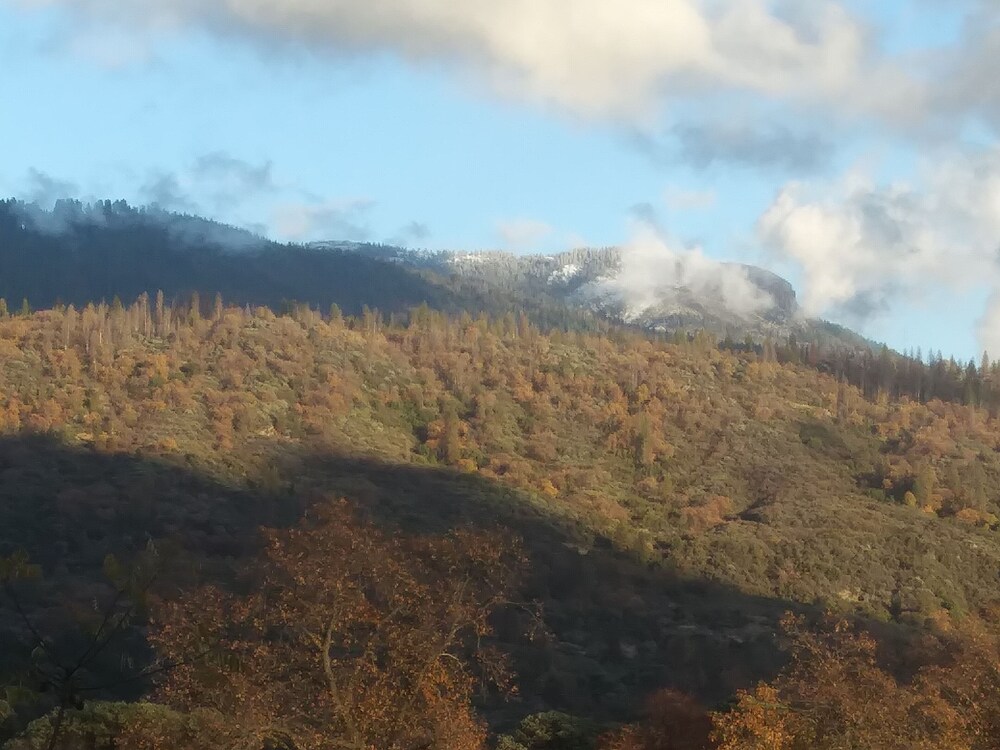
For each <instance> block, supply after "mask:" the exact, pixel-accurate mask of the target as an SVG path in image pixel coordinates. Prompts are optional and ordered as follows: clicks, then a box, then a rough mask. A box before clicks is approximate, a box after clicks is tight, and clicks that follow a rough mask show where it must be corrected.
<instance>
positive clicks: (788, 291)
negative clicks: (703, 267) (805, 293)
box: [727, 264, 798, 315]
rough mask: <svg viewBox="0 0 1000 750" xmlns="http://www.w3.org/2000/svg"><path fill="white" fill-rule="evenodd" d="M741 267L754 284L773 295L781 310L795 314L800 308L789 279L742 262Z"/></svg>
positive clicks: (776, 304)
mask: <svg viewBox="0 0 1000 750" xmlns="http://www.w3.org/2000/svg"><path fill="white" fill-rule="evenodd" d="M727 265H729V264H727ZM739 267H740V268H742V269H743V270H744V271H745V272H746V275H747V278H748V279H749V280H750V282H751V283H752V284H754V286H756V287H757V288H759V289H761V290H762V291H765V292H767V293H768V294H769V295H771V298H772V299H773V300H774V304H775V306H776V307H777V308H778V309H779V310H782V311H783V312H785V313H787V314H788V315H793V314H794V313H795V312H796V311H797V310H798V301H797V300H796V298H795V289H794V288H793V287H792V285H791V284H790V283H789V282H788V281H786V280H785V279H783V278H781V277H780V276H778V274H776V273H773V272H772V271H768V270H767V269H765V268H760V267H758V266H747V265H742V264H741V265H740V266H739Z"/></svg>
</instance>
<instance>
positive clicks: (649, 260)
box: [589, 222, 774, 316]
mask: <svg viewBox="0 0 1000 750" xmlns="http://www.w3.org/2000/svg"><path fill="white" fill-rule="evenodd" d="M589 291H591V292H592V293H595V294H597V295H598V296H602V297H606V296H611V297H612V298H613V299H615V300H617V301H618V302H620V303H621V304H622V305H624V306H625V308H626V310H627V313H628V314H629V315H631V316H638V315H641V314H642V313H643V312H645V311H647V310H649V309H651V308H662V307H664V306H667V307H669V306H670V305H672V304H674V303H676V302H678V301H679V300H680V299H681V297H682V296H683V294H684V293H690V294H691V295H693V297H695V298H696V299H701V300H706V299H714V300H718V301H720V302H721V303H722V304H723V305H724V306H725V307H726V309H728V310H729V311H731V312H734V313H736V314H737V315H741V316H748V315H751V314H753V313H755V312H758V311H761V310H765V309H767V308H769V307H771V306H772V305H773V304H774V299H773V298H772V297H771V296H770V295H769V294H767V293H766V292H765V291H763V290H762V289H761V288H760V287H758V286H757V285H755V284H754V283H753V282H751V281H750V279H749V278H748V276H747V273H746V269H745V268H744V267H743V266H739V265H734V264H726V263H720V262H718V261H716V260H712V259H711V258H707V257H705V255H704V254H703V252H702V250H701V248H700V247H692V248H684V249H676V248H675V247H673V246H672V243H670V242H668V240H667V239H666V238H665V237H663V236H662V235H661V234H660V233H659V232H657V231H656V229H655V228H653V227H652V226H650V225H648V224H645V223H642V222H639V223H637V224H636V225H635V227H634V230H633V234H632V238H631V239H630V240H629V242H628V243H626V244H625V245H624V246H623V247H622V264H621V269H620V271H619V272H618V273H617V274H616V275H615V276H614V277H612V278H610V279H605V280H602V281H599V282H596V283H595V285H594V286H593V287H592V288H591V289H590V290H589Z"/></svg>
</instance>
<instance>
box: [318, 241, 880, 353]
mask: <svg viewBox="0 0 1000 750" xmlns="http://www.w3.org/2000/svg"><path fill="white" fill-rule="evenodd" d="M348 244H349V247H350V249H351V250H352V251H354V252H357V253H361V254H364V255H366V256H368V257H372V258H378V259H380V260H383V261H388V262H393V263H396V264H398V265H400V266H404V267H412V268H417V269H426V270H431V271H433V272H435V273H437V274H440V275H442V276H449V277H453V278H454V277H457V278H461V279H473V280H476V281H477V282H480V283H482V284H484V285H486V286H488V287H492V288H496V289H500V290H503V291H506V292H508V293H512V294H516V295H517V296H518V297H521V298H526V299H547V300H551V301H552V302H556V303H562V304H565V305H567V306H569V307H571V308H575V309H580V310H586V311H589V312H593V313H596V314H598V315H600V316H602V317H606V318H608V319H610V320H613V321H618V322H622V323H627V324H631V325H637V326H640V327H642V328H646V329H648V330H654V331H676V330H685V331H689V332H690V331H694V330H699V329H701V330H708V331H711V332H713V333H715V334H716V335H718V337H719V338H724V337H726V336H729V337H731V338H733V339H735V340H740V341H742V340H743V339H744V338H745V337H746V336H750V337H751V338H753V339H755V340H756V341H758V342H760V341H763V340H764V339H767V338H771V339H774V340H781V341H783V340H785V339H787V338H788V337H789V336H791V335H795V336H796V337H798V338H799V339H800V340H804V341H813V342H820V343H822V344H825V345H830V346H848V347H862V348H868V347H871V346H872V343H871V342H869V341H867V340H865V339H864V338H863V337H861V336H859V335H857V334H855V333H853V332H852V331H849V330H847V329H845V328H842V327H840V326H837V325H835V324H832V323H829V322H828V321H824V320H819V319H814V318H808V317H806V316H805V315H804V314H803V313H802V311H801V309H800V308H799V306H798V302H797V300H796V295H795V290H794V288H793V287H792V285H791V284H790V283H789V282H788V281H787V280H785V279H783V278H781V277H780V276H778V275H777V274H775V273H773V272H771V271H768V270H766V269H763V268H759V267H756V266H750V265H743V264H737V263H719V262H715V261H710V260H708V259H700V260H698V261H696V262H692V261H691V260H690V259H688V258H679V257H674V256H669V255H667V256H663V255H656V254H654V253H649V252H646V253H642V254H639V255H638V256H637V255H636V253H635V252H634V251H631V250H629V249H623V248H618V247H609V248H597V249H594V248H583V249H577V250H571V251H567V252H564V253H558V254H555V255H518V254H513V253H508V252H501V251H484V252H426V251H411V250H405V249H402V248H398V247H392V246H386V245H368V244H364V243H348ZM311 246H312V247H314V248H342V247H344V246H345V243H333V242H324V243H314V244H313V245H311Z"/></svg>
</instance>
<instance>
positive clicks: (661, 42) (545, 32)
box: [0, 0, 919, 119]
mask: <svg viewBox="0 0 1000 750" xmlns="http://www.w3.org/2000/svg"><path fill="white" fill-rule="evenodd" d="M0 1H6V2H8V3H14V4H17V5H21V6H26V7H47V6H61V7H64V8H68V9H70V10H71V11H74V12H77V13H79V14H81V15H82V16H83V17H85V18H87V19H93V20H97V21H100V22H114V23H130V24H132V25H133V26H139V27H145V28H152V29H164V28H175V27H178V26H183V25H192V24H193V25H198V26H201V27H203V28H208V29H211V30H214V31H216V32H219V33H223V34H228V35H242V36H245V37H247V38H250V39H255V40H263V41H266V42H267V43H269V44H270V45H272V46H273V45H274V44H275V43H276V42H277V43H279V44H281V43H288V44H291V45H297V46H301V45H308V46H310V47H312V48H314V49H316V50H319V51H329V52H336V53H338V54H343V53H347V54H381V53H386V52H388V53H392V54H395V55H397V56H398V57H400V58H402V59H405V60H407V61H411V62H414V63H417V64H428V63H429V64H439V63H446V64H454V63H459V65H458V66H456V68H457V69H460V70H463V71H467V70H474V71H477V72H478V74H479V78H480V80H486V81H487V82H488V83H489V84H490V86H491V87H492V88H493V89H494V90H495V91H498V92H500V93H502V94H506V95H510V96H514V97H518V98H526V99H529V100H533V101H541V102H545V103H551V104H555V105H557V106H559V107H561V108H564V109H566V110H569V111H571V112H574V113H578V114H582V115H587V116H601V117H614V118H628V119H636V118H638V119H642V118H646V117H648V116H649V115H650V114H655V113H656V111H657V110H658V109H659V107H660V105H661V104H662V102H663V100H664V98H665V97H666V98H669V97H671V96H677V97H684V96H688V95H691V94H693V93H698V92H704V91H706V90H710V91H718V90H733V91H746V92H751V93H753V94H757V95H761V96H764V97H768V98H792V99H795V100H801V101H805V102H810V101H816V100H819V99H833V100H836V101H837V102H839V104H840V105H841V106H843V107H845V108H847V109H850V110H854V109H858V108H861V109H867V110H878V109H880V108H883V107H885V106H886V105H887V104H888V103H889V102H888V100H889V99H893V100H900V102H902V101H903V100H909V99H912V98H913V97H914V96H917V95H919V91H915V90H914V84H913V82H912V81H910V79H909V77H908V76H907V75H906V74H905V73H904V72H903V71H902V69H901V68H899V67H897V66H895V65H893V64H890V63H889V62H886V61H884V60H881V59H879V56H878V53H877V49H876V47H875V45H874V43H873V39H872V34H871V33H870V30H869V29H868V28H867V25H866V24H865V23H864V22H863V21H862V20H860V19H858V18H856V17H854V16H852V15H851V13H850V12H849V11H848V10H847V9H846V8H845V6H844V5H843V4H842V3H839V2H835V1H834V0H815V1H814V2H811V3H809V4H808V10H806V9H803V8H800V7H798V6H799V4H798V3H792V2H784V1H780V2H778V1H776V0H732V1H731V2H724V3H719V2H711V1H710V0H620V1H619V2H616V3H608V2H606V0H574V2H572V3H567V2H565V0H505V2H494V1H493V0H466V2H461V3H455V2H453V1H452V0H366V2H356V0H281V1H280V2H275V1H274V0H146V1H145V2H135V3H122V2H120V1H119V0H0Z"/></svg>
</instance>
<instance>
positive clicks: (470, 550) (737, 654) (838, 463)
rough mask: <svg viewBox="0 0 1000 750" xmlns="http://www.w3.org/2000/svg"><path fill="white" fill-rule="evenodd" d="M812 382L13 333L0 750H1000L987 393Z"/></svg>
mask: <svg viewBox="0 0 1000 750" xmlns="http://www.w3.org/2000/svg"><path fill="white" fill-rule="evenodd" d="M814 354H816V352H815V351H814V350H812V349H811V348H810V347H809V346H807V345H804V344H799V343H798V342H786V343H782V344H780V345H775V344H771V343H767V342H765V344H763V345H761V344H750V345H728V346H721V347H720V346H719V345H718V344H717V342H716V341H715V339H714V338H713V337H710V336H707V335H696V336H687V335H684V336H679V337H677V338H676V340H663V339H662V337H660V338H657V337H651V336H649V335H647V334H645V333H642V332H638V331H628V330H625V329H608V330H605V331H604V332H603V333H597V332H593V333H592V332H587V331H586V330H570V329H566V328H552V329H542V328H539V327H538V326H537V325H535V324H533V323H532V321H531V318H530V317H529V316H528V315H526V314H525V315H520V316H518V315H514V314H508V315H503V316H499V317H490V316H488V315H485V314H482V315H476V316H473V315H469V314H459V315H447V314H443V313H440V312H437V311H434V310H432V309H431V308H429V307H427V306H421V307H416V308H414V309H412V310H411V311H409V312H408V313H407V314H406V315H405V316H400V315H395V316H391V317H389V318H387V317H386V316H384V315H383V314H381V313H379V312H377V311H375V310H367V311H366V312H365V313H364V314H363V315H360V316H357V317H352V316H344V315H343V314H341V312H340V310H339V308H334V309H333V310H323V311H319V310H317V309H315V307H310V306H309V305H306V304H300V305H295V306H291V307H290V309H288V310H287V312H286V313H284V314H276V313H275V312H274V311H273V310H271V309H269V308H267V307H263V306H260V307H255V308H248V307H246V306H245V305H232V306H230V305H228V304H226V302H225V298H224V297H222V296H219V297H211V298H206V297H204V296H195V297H193V298H190V299H187V300H185V301H183V302H179V303H176V304H170V302H169V300H167V299H165V296H164V295H162V294H152V295H146V294H142V295H140V296H139V297H138V298H137V299H136V300H135V301H134V302H131V301H130V302H129V303H128V304H119V303H111V304H108V303H101V304H86V305H83V306H81V307H74V306H67V307H63V306H59V307H55V308H52V309H48V310H43V311H40V312H35V313H32V312H30V311H24V313H23V314H10V313H9V312H7V313H4V314H3V315H2V317H0V432H2V437H0V558H3V559H4V563H3V565H2V566H0V582H2V583H3V591H4V598H3V604H2V605H0V607H2V609H0V628H2V630H3V634H2V642H3V643H4V644H10V645H5V648H4V649H3V650H2V659H0V669H2V673H3V681H4V683H5V684H7V685H8V686H9V688H8V689H7V691H6V693H5V695H6V697H4V698H3V700H2V702H0V709H2V710H0V721H3V724H2V725H0V726H2V727H3V731H4V732H5V733H7V736H10V737H12V738H13V739H11V740H10V743H11V744H10V747H11V748H18V749H20V748H41V747H50V746H51V747H55V746H61V747H74V748H75V747H110V746H113V745H114V744H115V743H127V744H129V745H130V746H136V747H168V746H171V747H177V746H189V747H198V746H204V747H230V746H237V745H238V746H246V747H258V746H259V747H277V746H282V747H297V748H307V747H326V746H329V744H328V743H330V742H333V743H334V744H335V745H336V746H338V747H356V748H375V747H379V748H385V747H391V748H399V749H400V750H412V749H413V748H416V747H440V748H456V749H457V748H478V747H480V746H482V744H483V743H484V742H489V743H499V746H502V747H505V748H507V750H518V749H519V748H543V747H548V748H552V747H555V748H560V747H566V748H570V747H594V746H595V743H596V744H597V745H600V747H602V748H659V747H691V748H695V747H720V748H726V749H727V750H730V749H731V750H736V749H737V748H758V747H759V748H765V747H766V748H774V747H778V748H799V747H802V748H805V747H829V748H837V747H844V746H845V744H844V743H845V742H847V743H848V745H847V746H861V747H896V746H898V747H927V748H932V747H933V748H938V747H955V748H959V747H962V748H980V747H982V748H987V747H994V746H995V745H992V744H990V743H991V742H993V739H992V738H995V737H996V736H997V735H996V733H995V732H994V731H993V730H992V729H991V728H992V727H995V726H997V724H996V722H997V716H998V714H997V711H998V708H997V705H996V696H997V692H996V690H994V689H993V688H991V686H994V685H997V684H998V682H997V674H998V661H997V659H996V653H997V646H996V632H997V630H996V618H995V617H994V615H993V614H992V613H993V612H994V610H992V609H991V606H992V603H993V602H994V601H997V600H1000V580H998V578H997V570H998V569H1000V537H998V533H1000V531H998V527H1000V521H998V516H1000V494H998V493H997V490H996V488H997V487H998V486H1000V423H998V422H997V414H996V413H995V409H994V408H992V407H991V406H990V402H989V399H985V400H984V399H983V397H982V394H983V393H989V392H991V390H990V389H992V388H993V387H994V383H995V371H994V368H993V366H992V365H988V366H986V367H983V366H980V367H978V368H977V367H976V366H975V365H973V367H972V370H971V371H967V368H957V366H956V368H952V367H950V366H948V365H947V364H946V363H943V362H942V361H940V360H937V359H935V362H934V363H933V364H932V365H931V366H930V368H929V369H928V370H927V372H930V373H933V372H935V369H934V368H939V369H941V368H943V371H944V372H946V373H952V375H954V377H959V376H961V377H963V378H965V377H966V375H968V378H967V379H968V382H969V383H970V384H971V385H970V388H971V389H972V391H971V393H972V394H973V397H970V398H966V397H965V393H964V390H965V389H964V388H963V389H962V391H961V392H957V391H956V392H955V393H953V394H951V395H952V396H954V398H952V399H951V400H942V399H941V398H935V397H934V393H933V392H932V391H930V390H924V391H922V393H921V395H920V397H909V396H908V395H907V393H906V391H905V390H904V389H902V388H899V389H894V388H893V387H892V383H897V382H908V381H904V380H902V379H901V378H904V377H906V375H905V373H906V372H907V370H905V368H901V367H900V362H902V361H904V360H900V359H898V358H895V357H894V356H893V355H891V354H886V357H887V358H884V359H883V360H882V361H881V364H880V359H879V357H878V356H876V355H871V356H872V358H873V359H872V363H871V364H870V365H868V366H869V367H870V368H872V369H871V371H868V370H866V372H875V373H882V374H884V373H889V372H892V373H894V375H893V378H894V379H892V380H890V379H888V378H886V379H885V380H884V381H879V382H878V383H873V385H872V387H871V388H867V387H866V388H864V389H858V388H856V387H854V386H852V385H851V384H850V383H849V382H847V381H848V379H849V378H851V377H852V376H851V370H850V367H849V365H850V362H852V361H854V360H852V359H851V357H860V356H861V355H850V356H848V355H844V357H846V359H841V360H837V359H836V358H828V360H822V359H819V358H817V359H815V361H810V356H812V355H814ZM865 356H867V355H865ZM823 361H828V362H833V363H835V362H837V361H840V362H842V363H844V364H843V366H842V367H841V366H837V367H830V366H821V365H822V362H823ZM861 361H863V360H861ZM912 362H913V363H915V362H916V360H915V359H914V360H912ZM913 366H915V364H914V365H913ZM953 369H957V371H958V373H959V374H958V375H956V374H955V373H953V372H952V371H953ZM973 376H974V377H973ZM949 377H951V376H949ZM935 382H944V381H940V380H939V381H935ZM977 389H978V390H977ZM976 394H979V395H976ZM345 530H349V533H348V531H345ZM334 561H335V562H336V565H330V564H329V562H334ZM788 612H792V613H794V614H793V616H792V617H791V618H790V619H789V618H787V617H786V613H788ZM824 612H826V613H830V616H831V617H832V619H830V620H829V621H824V620H823V618H822V617H821V615H822V614H823V613H824ZM783 618H785V619H784V623H785V624H784V625H782V624H781V622H782V620H783ZM803 618H804V619H803ZM778 634H784V635H781V636H780V637H776V636H778ZM420 654H423V656H418V657H417V658H416V661H414V660H413V659H412V658H409V657H408V656H407V655H410V656H412V655H420ZM278 665H280V667H281V668H280V669H279V668H278ZM876 698H877V699H878V701H876ZM346 700H351V701H355V703H353V704H348V703H346V702H345V701H346ZM248 707H249V709H248ZM644 707H646V708H644ZM890 708H892V710H893V711H895V713H892V714H886V713H885V712H886V711H888V710H889V709H890ZM246 709H248V710H246ZM400 712H402V713H400ZM406 712H412V716H414V717H419V720H418V719H417V718H414V719H413V720H411V721H408V722H405V727H404V726H402V725H401V724H399V723H398V722H397V723H394V722H393V720H392V717H393V716H399V715H404V714H406ZM885 715H892V716H895V717H897V718H898V720H899V721H904V720H906V721H911V725H912V726H911V727H910V728H911V729H912V731H910V730H908V732H906V733H903V732H896V733H895V734H894V735H893V736H894V737H897V738H898V742H897V744H896V745H892V744H885V742H887V740H886V734H885V723H884V721H883V720H882V719H883V717H884V716H885ZM917 715H920V716H923V717H925V718H924V719H923V720H921V721H919V722H918V721H916V720H915V719H912V717H915V716H917ZM908 717H909V718H908ZM623 722H624V723H626V724H627V725H626V726H622V723H623ZM879 732H881V734H879ZM498 734H499V735H502V736H497V735H498ZM490 737H492V738H490ZM101 738H105V739H101ZM851 738H854V739H851ZM102 742H103V743H105V744H101V743H102ZM559 742H562V743H563V744H558V743H559ZM59 743H62V744H59ZM109 743H110V744H109ZM573 743H576V744H573ZM850 743H853V744H850ZM900 743H903V744H900ZM906 743H909V744H906ZM948 743H950V744H948Z"/></svg>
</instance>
